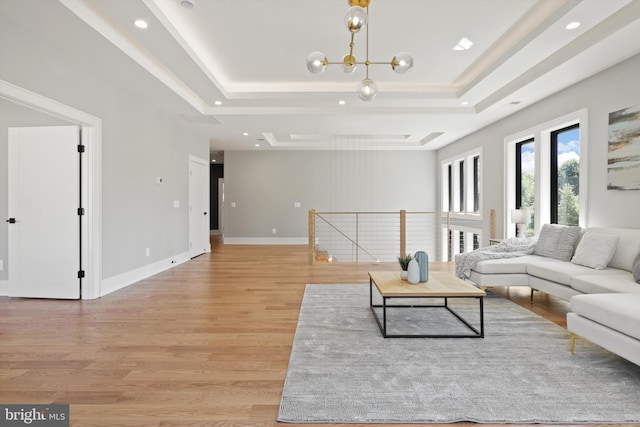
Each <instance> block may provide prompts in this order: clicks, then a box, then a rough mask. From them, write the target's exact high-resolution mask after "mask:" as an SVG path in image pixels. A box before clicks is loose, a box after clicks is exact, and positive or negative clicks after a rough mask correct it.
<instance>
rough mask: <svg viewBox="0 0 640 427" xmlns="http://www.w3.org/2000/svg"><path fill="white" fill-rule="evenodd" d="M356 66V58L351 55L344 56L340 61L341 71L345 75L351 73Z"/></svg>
mask: <svg viewBox="0 0 640 427" xmlns="http://www.w3.org/2000/svg"><path fill="white" fill-rule="evenodd" d="M356 68H358V66H357V65H356V57H355V56H353V55H345V56H344V58H343V59H342V71H344V72H345V73H353V72H354V71H355V70H356Z"/></svg>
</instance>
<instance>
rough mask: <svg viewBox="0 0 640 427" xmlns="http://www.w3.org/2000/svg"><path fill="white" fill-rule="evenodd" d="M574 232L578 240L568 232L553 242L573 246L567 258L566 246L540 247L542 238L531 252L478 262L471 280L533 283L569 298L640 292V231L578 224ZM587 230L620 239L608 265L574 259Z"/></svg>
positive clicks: (491, 284) (491, 283)
mask: <svg viewBox="0 0 640 427" xmlns="http://www.w3.org/2000/svg"><path fill="white" fill-rule="evenodd" d="M561 228H564V227H562V226H555V227H554V226H547V225H545V226H544V227H543V229H542V230H541V232H540V238H539V239H541V238H543V233H545V231H546V230H548V229H561ZM571 228H573V227H571ZM572 231H573V232H574V233H576V232H577V236H576V238H575V239H573V240H571V236H567V234H568V233H564V234H563V233H558V235H557V236H556V237H557V239H551V242H550V246H553V245H555V244H556V243H558V245H564V246H570V247H571V251H570V253H569V255H568V256H564V257H563V255H564V253H562V250H561V249H566V248H558V250H557V251H556V252H553V251H550V250H548V249H544V248H541V249H540V250H539V249H538V248H539V241H538V242H537V243H536V245H535V249H534V253H533V254H531V255H525V256H522V257H516V258H505V259H488V260H484V261H480V262H478V264H476V266H475V267H473V268H472V269H471V273H470V275H469V277H468V279H469V280H471V281H472V282H474V283H476V284H477V285H478V286H481V287H497V286H529V287H531V288H532V289H536V290H539V291H542V292H546V293H548V294H550V295H553V296H555V297H557V298H561V299H563V300H566V301H569V300H570V299H571V297H572V296H574V295H582V294H594V293H640V284H639V283H636V281H635V279H634V277H633V273H632V270H633V263H634V261H635V260H636V258H637V257H638V255H639V254H640V230H635V229H623V228H596V227H591V228H586V229H583V230H580V229H578V228H577V227H575V228H574V230H572ZM587 233H589V234H590V235H597V234H601V235H603V236H616V237H617V238H618V240H617V242H616V245H615V248H614V249H615V250H614V252H613V255H612V256H611V259H610V260H609V262H608V263H607V265H606V267H605V268H602V269H597V268H593V267H587V266H585V265H580V264H576V263H575V261H574V262H572V261H571V260H572V258H574V256H575V255H576V249H578V248H579V246H580V244H581V243H582V238H583V237H584V236H585V235H586V234H587ZM596 240H597V239H596ZM594 250H597V249H594ZM565 253H566V252H565ZM554 256H556V257H554Z"/></svg>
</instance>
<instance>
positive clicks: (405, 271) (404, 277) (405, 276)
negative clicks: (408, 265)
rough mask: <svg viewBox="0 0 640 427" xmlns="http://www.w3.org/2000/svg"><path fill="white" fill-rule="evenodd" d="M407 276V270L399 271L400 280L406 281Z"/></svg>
mask: <svg viewBox="0 0 640 427" xmlns="http://www.w3.org/2000/svg"><path fill="white" fill-rule="evenodd" d="M407 274H409V273H407V270H400V278H401V279H402V280H407Z"/></svg>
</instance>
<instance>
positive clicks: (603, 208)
mask: <svg viewBox="0 0 640 427" xmlns="http://www.w3.org/2000/svg"><path fill="white" fill-rule="evenodd" d="M639 75H640V55H636V56H634V57H632V58H630V59H628V60H626V61H624V62H622V63H620V64H618V65H616V66H614V67H612V68H609V69H607V70H605V71H603V72H601V73H599V74H597V75H595V76H593V77H591V78H589V79H586V80H584V81H582V82H580V83H578V84H576V85H574V86H571V87H569V88H567V89H565V90H563V91H561V92H559V93H557V94H555V95H553V96H551V97H549V98H547V99H545V100H543V101H540V102H538V103H536V104H534V105H532V106H530V107H528V108H525V109H523V110H521V111H519V112H518V113H516V114H513V115H512V116H510V117H507V118H506V119H503V120H501V121H500V122H497V123H495V124H493V125H490V126H488V127H486V128H484V129H482V130H480V131H478V132H475V133H473V134H471V135H468V136H466V137H464V138H462V139H460V140H459V141H457V142H455V143H453V144H451V145H448V146H446V147H444V148H442V149H440V150H439V151H438V161H440V160H443V159H447V158H450V157H453V156H454V155H456V154H459V153H463V152H466V151H469V150H471V149H473V148H475V147H478V146H482V147H483V156H482V157H483V158H482V183H483V184H482V191H483V193H484V194H483V202H484V207H483V208H484V209H492V208H495V209H496V230H497V232H498V233H500V232H501V230H502V229H503V227H502V226H501V224H503V221H504V211H505V207H504V203H503V200H504V199H503V192H502V189H503V188H504V176H503V175H504V174H503V165H504V143H503V141H504V138H505V137H507V136H510V135H514V134H517V133H519V132H521V131H524V130H526V129H529V128H533V127H536V126H538V125H540V124H543V123H546V122H549V121H552V120H554V119H556V118H558V117H562V116H564V115H567V114H569V113H573V112H576V111H578V110H581V109H583V108H586V109H587V110H588V135H587V138H588V152H589V155H588V188H589V194H588V200H587V203H588V205H587V221H588V222H587V223H586V224H585V225H586V226H611V227H626V228H640V190H635V191H608V190H607V143H608V120H609V113H610V112H612V111H616V110H620V109H622V108H625V107H630V106H634V105H640V85H639V84H638V76H639ZM438 197H440V195H438Z"/></svg>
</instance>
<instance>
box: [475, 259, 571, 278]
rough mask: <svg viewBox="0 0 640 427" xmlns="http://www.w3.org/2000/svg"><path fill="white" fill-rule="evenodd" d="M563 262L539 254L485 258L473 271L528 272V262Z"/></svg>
mask: <svg viewBox="0 0 640 427" xmlns="http://www.w3.org/2000/svg"><path fill="white" fill-rule="evenodd" d="M541 261H547V262H554V261H555V262H562V261H558V260H551V259H549V258H545V257H541V256H538V255H525V256H521V257H516V258H498V259H485V260H483V261H480V262H479V263H477V264H476V265H475V267H473V269H472V270H473V271H477V272H478V273H481V274H517V273H521V274H526V273H527V264H529V263H531V262H541Z"/></svg>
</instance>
